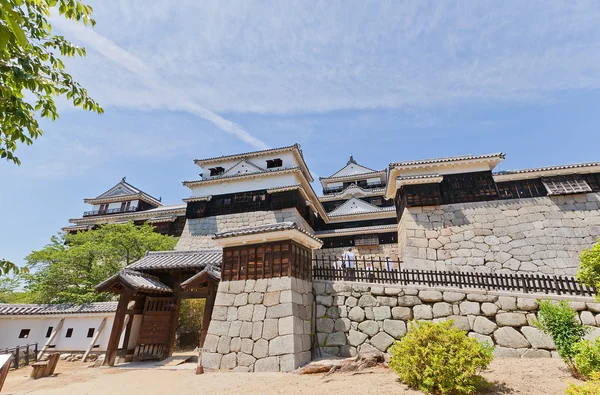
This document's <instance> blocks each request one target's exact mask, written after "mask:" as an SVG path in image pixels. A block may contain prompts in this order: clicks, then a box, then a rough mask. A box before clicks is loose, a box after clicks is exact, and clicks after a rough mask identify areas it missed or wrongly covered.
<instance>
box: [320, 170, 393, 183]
mask: <svg viewBox="0 0 600 395" xmlns="http://www.w3.org/2000/svg"><path fill="white" fill-rule="evenodd" d="M386 174H387V170H385V169H383V170H374V171H372V172H370V173H360V174H350V175H347V176H340V177H319V181H321V184H322V183H323V181H327V183H329V182H335V181H339V180H350V179H363V178H365V177H369V176H374V175H386Z"/></svg>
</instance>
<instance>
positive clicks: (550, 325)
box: [533, 300, 588, 374]
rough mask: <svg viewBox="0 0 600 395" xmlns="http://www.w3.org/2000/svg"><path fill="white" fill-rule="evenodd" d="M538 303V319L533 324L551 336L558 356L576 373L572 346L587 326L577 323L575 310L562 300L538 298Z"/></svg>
mask: <svg viewBox="0 0 600 395" xmlns="http://www.w3.org/2000/svg"><path fill="white" fill-rule="evenodd" d="M538 304H539V311H538V319H537V320H535V321H534V322H533V325H534V326H535V327H536V328H538V329H539V330H541V331H542V332H544V333H546V334H547V335H549V336H550V337H551V338H552V340H553V341H554V344H555V345H556V350H557V351H558V354H559V355H560V357H561V358H562V359H563V360H564V361H565V363H566V364H567V366H568V367H569V369H570V370H571V372H572V373H573V374H577V368H576V366H575V364H574V363H573V357H574V356H575V350H574V349H573V347H574V346H575V344H576V343H577V342H579V341H580V340H581V339H583V337H584V336H585V335H586V333H587V332H588V328H586V327H585V326H584V325H582V324H581V323H579V321H578V320H577V311H575V310H574V309H572V308H571V307H569V304H568V303H567V302H566V301H564V300H562V301H560V302H559V303H555V302H553V301H551V300H539V301H538Z"/></svg>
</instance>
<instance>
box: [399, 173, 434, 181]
mask: <svg viewBox="0 0 600 395" xmlns="http://www.w3.org/2000/svg"><path fill="white" fill-rule="evenodd" d="M437 177H441V176H440V175H439V174H417V175H415V176H398V177H396V180H420V179H421V178H437Z"/></svg>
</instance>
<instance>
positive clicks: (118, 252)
mask: <svg viewBox="0 0 600 395" xmlns="http://www.w3.org/2000/svg"><path fill="white" fill-rule="evenodd" d="M176 242H177V239H176V238H174V237H172V236H164V235H161V234H159V233H156V232H154V228H153V227H152V226H150V225H147V224H145V225H143V226H139V227H138V226H135V225H134V224H133V223H131V222H129V223H127V224H108V225H104V226H102V227H100V228H99V229H97V230H90V231H87V232H78V233H76V234H65V233H59V234H58V235H57V236H53V237H52V238H51V243H50V244H48V245H46V246H45V247H44V248H43V249H41V250H39V251H34V252H32V253H31V254H30V255H29V256H27V258H26V261H27V265H28V267H30V268H31V269H32V270H31V271H32V273H31V274H25V275H23V278H24V279H25V284H26V289H27V290H29V291H31V293H32V298H33V301H34V302H35V303H67V302H71V303H85V302H93V301H103V300H108V299H110V298H111V295H110V294H98V293H96V291H95V289H94V287H95V286H96V285H97V284H98V283H100V282H102V281H103V280H105V279H107V278H108V277H110V276H112V275H114V274H115V273H117V272H118V271H119V270H120V269H121V268H123V267H124V266H126V265H129V264H130V263H133V262H135V261H137V260H138V259H140V258H142V257H143V256H144V254H145V253H146V251H162V250H172V249H173V248H174V247H175V244H176Z"/></svg>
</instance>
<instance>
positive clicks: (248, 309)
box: [237, 304, 260, 321]
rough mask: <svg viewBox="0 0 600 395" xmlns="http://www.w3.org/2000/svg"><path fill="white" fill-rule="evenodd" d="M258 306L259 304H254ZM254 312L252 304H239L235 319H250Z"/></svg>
mask: <svg viewBox="0 0 600 395" xmlns="http://www.w3.org/2000/svg"><path fill="white" fill-rule="evenodd" d="M256 306H260V305H256ZM253 313H254V305H252V304H248V305H246V306H240V307H239V308H238V316H237V319H238V320H240V321H252V315H253Z"/></svg>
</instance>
